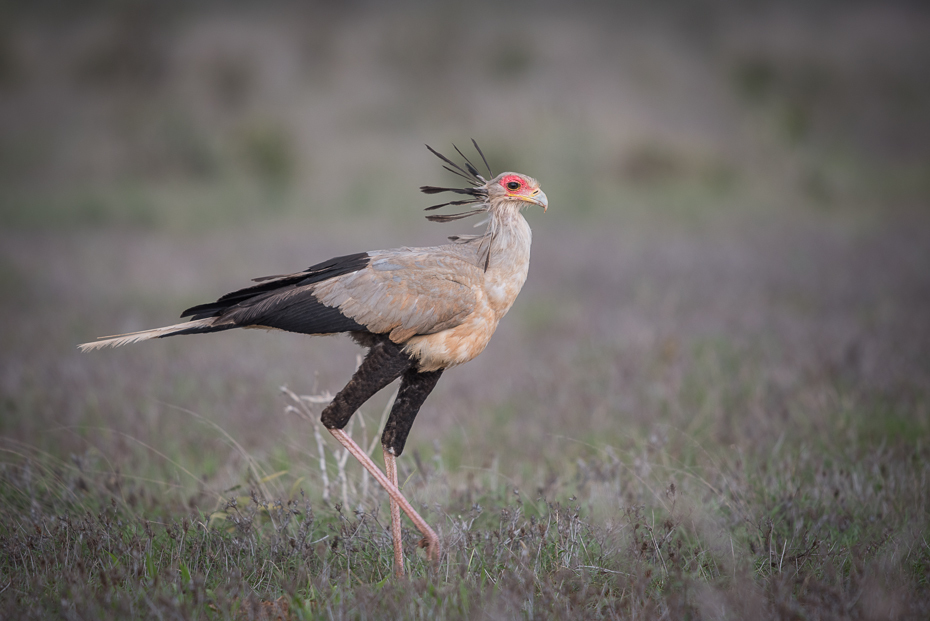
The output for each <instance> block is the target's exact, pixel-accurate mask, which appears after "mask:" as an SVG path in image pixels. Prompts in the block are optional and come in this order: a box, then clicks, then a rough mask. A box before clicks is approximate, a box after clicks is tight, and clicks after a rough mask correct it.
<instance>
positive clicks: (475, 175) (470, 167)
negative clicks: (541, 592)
mask: <svg viewBox="0 0 930 621" xmlns="http://www.w3.org/2000/svg"><path fill="white" fill-rule="evenodd" d="M471 142H472V144H473V145H474V146H475V150H476V151H477V152H478V155H480V156H481V160H482V161H483V162H484V165H485V166H486V167H487V169H488V174H489V175H491V176H493V174H492V173H491V167H490V166H489V165H488V160H487V158H486V157H485V156H484V153H482V151H481V149H480V148H479V147H478V143H477V142H475V140H474V139H472V141H471ZM426 148H427V149H429V152H430V153H432V154H433V155H435V156H436V157H438V158H439V159H440V160H442V161H443V162H444V164H443V168H445V169H446V170H448V171H449V172H451V173H452V174H454V175H458V176H459V177H461V178H462V179H465V180H466V181H468V182H469V183H470V184H472V186H474V187H470V188H446V187H440V186H435V185H424V186H421V187H420V191H421V192H423V193H424V194H439V193H440V192H452V193H453V194H464V195H466V196H471V197H472V198H469V199H465V200H455V201H449V202H446V203H439V204H438V205H432V206H430V207H427V208H426V211H431V210H433V209H439V208H440V207H447V206H449V205H475V207H473V208H472V210H471V211H463V212H461V213H454V214H446V215H429V216H426V219H427V220H429V221H431V222H451V221H453V220H461V219H462V218H467V217H468V216H473V215H476V214H480V213H485V212H487V210H488V205H487V198H488V190H487V188H486V184H487V180H486V179H485V178H484V177H482V176H481V174H480V173H479V172H478V168H477V167H475V165H474V164H472V163H471V160H469V159H468V157H467V156H466V155H465V154H464V153H462V151H461V149H459V148H458V147H457V146H455V145H454V144H453V145H452V148H453V149H455V152H456V153H458V154H459V155H460V156H462V159H464V160H465V164H464V168H463V167H462V166H459V165H458V164H456V163H455V162H453V161H452V160H451V159H449V158H448V157H446V156H445V155H443V154H442V153H440V152H439V151H437V150H436V149H434V148H432V147H431V146H429V145H426Z"/></svg>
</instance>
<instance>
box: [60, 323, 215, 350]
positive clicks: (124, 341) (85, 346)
mask: <svg viewBox="0 0 930 621" xmlns="http://www.w3.org/2000/svg"><path fill="white" fill-rule="evenodd" d="M215 320H216V318H215V317H207V318H206V319H197V320H194V321H185V322H184V323H179V324H175V325H173V326H165V327H163V328H154V329H152V330H142V331H141V332H130V333H129V334H117V335H115V336H104V337H100V340H97V341H94V342H92V343H82V344H81V345H78V349H80V350H81V351H93V350H95V349H104V348H105V347H121V346H123V345H129V344H130V343H138V342H139V341H148V340H150V339H160V338H162V337H165V336H173V335H175V334H197V333H199V332H216V331H218V330H225V329H227V328H228V327H234V326H222V327H221V326H214V325H213V322H214V321H215Z"/></svg>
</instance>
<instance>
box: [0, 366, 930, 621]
mask: <svg viewBox="0 0 930 621" xmlns="http://www.w3.org/2000/svg"><path fill="white" fill-rule="evenodd" d="M718 353H719V352H718ZM726 355H728V356H733V354H732V352H731V353H728V354H726ZM708 360H709V357H707V356H706V355H705V354H702V355H701V358H700V361H699V362H698V364H697V367H696V368H695V369H693V370H692V371H689V373H693V374H695V375H696V377H694V378H688V377H686V378H685V379H684V381H683V382H682V384H683V389H682V390H681V392H680V394H679V395H678V396H677V399H680V401H679V402H678V403H677V404H676V405H677V406H679V407H682V408H685V409H687V410H689V411H691V412H694V413H695V416H696V417H698V418H700V417H702V416H703V417H709V418H716V417H719V416H724V417H726V416H727V414H728V413H729V414H730V415H734V416H735V415H736V413H737V412H741V411H745V410H746V407H747V405H749V404H748V403H747V401H746V399H747V398H748V399H750V401H751V399H752V398H749V397H745V396H743V397H739V398H736V399H733V400H730V401H727V400H724V402H723V403H722V404H721V405H720V411H719V412H711V409H710V408H708V407H707V406H705V405H701V400H702V399H706V398H707V397H706V396H701V395H699V394H698V393H696V392H695V390H694V389H693V387H689V385H691V384H692V383H701V382H703V381H705V380H706V378H707V376H708V375H713V374H716V373H718V372H720V371H719V369H717V368H716V364H717V363H713V364H711V363H709V362H707V361H708ZM732 362H733V363H734V364H739V363H746V362H748V361H745V360H739V359H736V360H732ZM739 392H740V393H741V394H743V395H745V394H759V393H761V392H764V391H763V390H762V388H760V387H759V386H756V385H753V384H752V380H749V381H748V384H747V385H746V386H743V387H742V388H741V390H740V391H739ZM822 396H823V397H824V399H821V400H820V401H819V403H818V404H817V405H813V406H812V405H807V406H805V405H803V403H797V404H795V403H791V404H789V409H794V408H801V409H803V411H802V412H801V413H802V414H803V416H804V417H806V418H810V419H816V420H817V421H818V422H819V424H821V425H826V426H828V427H831V428H833V429H835V430H838V432H837V433H836V435H833V436H832V437H831V435H830V434H828V435H822V434H820V435H811V434H809V433H808V430H805V429H799V430H793V431H792V430H791V429H785V430H784V431H783V432H782V433H781V435H780V436H779V437H777V438H775V439H772V438H769V439H766V440H756V441H755V442H754V443H752V444H751V445H748V446H749V448H750V449H751V450H748V451H747V450H746V449H745V448H743V447H746V446H747V445H746V444H745V442H739V443H738V444H736V445H731V446H726V445H724V444H722V443H720V441H719V440H716V439H715V436H716V435H717V433H718V432H717V431H716V430H715V427H714V425H712V424H700V423H698V424H693V425H691V426H689V428H688V429H687V430H683V429H679V428H677V427H675V426H674V425H668V424H659V425H654V426H653V427H652V428H651V430H650V431H649V432H648V433H643V432H638V431H632V432H630V433H628V434H626V437H625V439H624V440H619V441H618V439H617V438H614V440H612V441H607V440H604V439H602V440H600V441H598V440H595V441H592V442H587V443H584V444H575V445H571V443H569V445H568V446H569V448H568V450H565V451H563V452H562V453H563V454H562V455H560V456H559V457H560V459H558V460H553V461H551V462H540V461H539V459H537V461H536V463H535V472H534V471H533V468H526V466H527V464H525V463H524V464H523V466H524V468H523V473H522V474H521V470H520V469H519V468H518V469H515V470H510V469H507V468H502V467H501V466H500V465H499V464H497V465H495V464H490V467H487V468H485V467H479V468H475V467H471V466H467V465H459V466H456V467H449V466H448V465H447V464H448V462H449V461H450V460H449V459H448V457H447V456H446V455H444V454H443V452H442V445H438V448H437V449H436V450H435V452H433V453H432V454H430V453H429V452H427V451H426V450H425V449H424V448H423V447H422V445H421V446H417V447H415V448H414V449H413V459H412V460H411V459H409V458H405V459H403V460H401V462H400V463H401V477H402V480H405V481H406V483H405V490H406V492H407V493H408V494H409V495H411V497H412V498H413V499H414V502H415V504H417V505H419V506H420V507H421V508H422V509H423V510H425V515H426V516H427V519H428V520H430V521H431V522H432V523H433V524H434V525H436V526H437V527H438V530H439V531H440V532H441V538H442V541H443V545H444V548H443V557H442V560H441V562H440V564H439V566H438V567H437V568H435V569H431V568H430V567H428V566H427V564H426V562H425V557H424V555H423V552H421V551H418V547H417V540H418V538H419V536H418V534H417V533H416V531H412V530H410V529H405V533H404V537H405V548H406V550H407V555H408V561H409V569H410V573H411V575H410V578H409V579H408V580H407V581H398V580H396V579H394V578H393V577H392V576H391V542H390V535H389V532H388V530H387V523H386V521H387V520H388V519H389V518H388V514H387V501H386V497H385V495H384V494H383V493H382V492H381V491H380V490H376V489H375V488H374V486H372V485H370V484H369V483H368V481H367V480H366V479H367V477H365V476H364V474H363V472H362V471H361V469H360V468H357V467H355V465H354V464H350V465H348V466H347V467H345V468H343V466H342V465H341V464H344V463H345V462H344V461H342V462H341V464H340V457H341V455H339V454H332V453H331V452H330V451H331V449H330V451H327V450H326V449H325V448H324V450H323V457H324V459H325V460H326V461H327V471H328V473H329V475H328V480H329V484H330V485H329V489H328V490H327V488H326V486H325V485H324V479H323V475H322V472H321V471H320V469H319V467H318V466H316V467H315V466H314V464H319V457H320V454H319V453H318V452H317V451H314V450H313V449H312V448H309V447H314V446H316V445H315V444H313V443H310V442H308V441H301V442H298V443H297V446H298V447H299V448H295V446H294V445H289V446H285V447H283V448H279V449H277V450H275V451H273V452H272V453H271V454H268V455H265V456H263V457H256V456H254V455H251V454H250V453H249V452H247V451H246V449H244V448H243V447H242V446H241V445H239V444H238V442H236V440H235V439H234V438H233V437H231V436H230V435H229V434H228V433H227V432H225V431H224V430H223V429H221V428H220V427H219V426H217V425H216V424H214V423H211V422H209V421H201V422H205V423H206V424H205V426H202V427H201V431H200V432H199V433H198V435H199V436H201V439H200V441H201V442H203V441H204V438H208V437H209V436H210V435H215V436H216V438H217V439H220V440H222V441H224V442H226V443H228V444H229V445H230V447H231V448H232V450H234V451H235V452H236V453H237V454H238V457H239V459H238V461H237V462H236V465H235V466H232V467H230V466H227V467H226V472H225V473H219V474H220V476H217V473H216V470H217V469H216V467H215V465H214V466H211V465H209V464H208V463H207V462H208V461H209V459H210V454H209V453H206V452H204V453H201V454H199V455H198V454H196V453H192V452H191V451H190V450H189V449H186V450H183V449H182V450H179V451H178V452H177V453H178V454H177V455H176V457H170V456H169V455H166V454H164V453H163V452H162V450H161V449H159V448H156V447H152V446H145V445H143V444H142V443H141V442H140V443H135V442H133V441H132V440H133V439H132V438H123V439H125V440H129V441H130V446H129V447H126V448H124V449H123V451H124V455H123V457H118V456H115V455H109V454H107V453H105V452H102V451H97V450H88V451H86V452H85V453H84V454H81V455H72V456H70V457H69V458H68V459H61V458H56V457H54V456H53V455H51V454H48V453H42V452H40V451H37V450H32V449H30V448H29V447H28V446H23V445H17V444H16V443H13V442H10V441H9V440H8V441H6V442H5V443H4V444H5V446H4V454H5V455H6V458H5V460H4V467H3V470H2V483H0V490H2V494H3V513H4V516H3V524H4V527H3V532H2V546H3V550H4V554H3V561H2V565H0V572H2V573H0V575H2V576H3V580H4V583H5V586H4V587H0V588H3V593H2V597H3V599H4V600H5V605H6V606H15V607H16V609H17V610H18V611H20V612H21V613H22V615H21V616H23V617H24V618H25V617H34V618H42V617H45V616H64V617H69V618H71V617H73V618H88V617H93V618H101V617H146V618H148V617H154V616H157V617H160V618H166V617H168V618H195V617H209V618H274V615H281V616H282V618H343V617H350V618H363V617H370V616H375V617H383V616H391V617H421V616H429V617H432V618H471V617H472V616H474V615H475V614H479V615H490V616H502V617H525V618H553V617H556V618H562V617H572V618H576V617H584V618H626V617H632V616H637V617H647V618H652V617H671V618H684V617H692V618H706V617H710V618H716V617H720V616H724V617H737V618H745V617H747V616H754V617H757V618H758V617H760V616H761V617H766V618H784V617H800V618H804V617H811V616H813V617H817V618H871V617H872V616H874V614H879V616H881V615H882V614H886V613H888V614H890V616H892V617H894V618H908V617H913V618H920V617H921V616H924V615H926V613H927V606H928V604H927V602H928V599H927V588H928V584H927V580H926V576H927V567H928V564H930V546H928V545H927V539H928V536H930V532H928V530H930V529H928V527H927V525H928V521H927V512H928V506H927V500H926V499H927V498H928V495H927V492H928V489H927V485H928V483H927V481H928V477H930V465H928V464H930V459H928V457H930V455H928V450H930V449H928V447H927V446H926V442H924V441H923V440H921V438H926V430H925V429H923V428H922V427H921V428H920V429H919V430H918V433H914V430H913V429H911V433H906V434H901V433H899V432H898V431H897V426H898V425H899V422H897V421H896V419H895V418H894V417H886V418H884V419H883V420H886V421H888V425H889V427H888V429H886V430H884V431H879V430H873V429H869V428H868V427H867V426H866V425H864V423H863V421H866V420H875V419H876V416H875V415H876V412H877V407H879V406H873V407H871V408H870V407H869V406H868V405H867V404H865V403H863V402H861V401H860V400H858V399H856V398H852V397H850V396H849V395H844V394H842V393H839V392H834V393H833V394H832V395H829V394H824V395H822ZM295 399H296V397H295V396H294V395H292V397H291V398H289V399H287V401H286V402H287V403H290V404H291V405H292V406H294V405H295V404H298V405H297V409H299V410H305V411H306V412H307V413H308V414H309V413H311V412H312V408H313V407H314V406H313V405H308V404H307V403H306V402H302V403H298V401H296V400H295ZM801 401H802V402H803V401H804V399H802V400H801ZM880 407H882V408H886V409H888V410H890V411H893V412H898V413H899V414H902V415H908V416H910V414H911V413H909V412H908V410H907V409H905V408H904V406H902V404H884V405H882V406H880ZM702 412H704V413H703V414H702ZM290 416H292V417H293V410H292V411H291V414H290ZM509 416H513V414H510V415H509ZM368 418H369V419H371V418H372V417H371V413H369V417H368ZM197 420H199V417H194V418H193V419H192V420H191V422H192V423H196V421H197ZM359 420H361V419H359ZM924 420H925V419H924ZM300 422H301V423H302V424H303V425H304V426H306V427H307V428H310V427H312V426H313V423H312V422H310V421H307V420H305V419H304V418H300ZM737 422H739V421H737ZM742 422H744V423H745V422H747V421H745V420H743V421H742ZM373 423H374V421H373V420H368V424H366V425H365V427H364V429H363V428H362V427H361V426H359V425H356V428H355V430H354V432H355V435H356V437H357V439H358V440H359V441H360V442H363V443H366V444H367V443H368V442H370V440H371V437H370V431H369V430H372V429H374V425H373ZM188 426H189V425H188ZM195 427H196V424H195ZM210 429H212V430H213V431H212V434H211V432H210V431H209V430H210ZM844 430H845V432H844ZM292 433H293V432H292ZM309 434H310V431H309V429H307V430H305V434H304V436H305V437H306V438H307V439H309ZM88 435H93V436H94V437H95V438H96V441H97V442H99V443H100V444H102V445H107V446H111V447H113V446H118V445H119V444H120V442H118V440H120V437H119V434H117V433H115V432H110V434H109V435H110V440H109V442H107V441H106V436H107V435H108V434H107V433H103V434H101V433H99V432H97V433H94V434H88ZM877 437H881V440H878V441H876V438H877ZM505 441H506V440H505ZM376 444H377V443H376V442H375V443H373V445H375V446H376ZM572 446H574V448H571V447H572ZM139 451H141V452H146V453H150V454H152V456H153V457H154V459H153V460H152V461H150V462H149V464H148V466H141V465H137V466H135V467H127V466H126V465H125V463H126V462H125V461H124V460H125V457H126V456H128V455H132V454H136V453H137V452H139ZM341 452H342V451H341V450H340V451H339V453H341ZM569 455H574V456H575V459H574V461H571V460H570V459H569V458H568V456H569ZM539 457H541V456H539ZM453 461H460V459H459V460H453ZM411 462H413V463H411ZM508 463H509V462H508ZM414 464H415V466H414ZM530 465H532V464H530ZM146 470H147V471H148V472H146ZM199 472H203V473H207V474H204V475H203V476H201V475H199V474H195V473H199ZM210 472H214V474H213V475H211V474H209V473H210ZM166 473H172V474H170V475H168V476H169V477H170V478H164V477H166ZM230 476H231V477H232V480H235V481H238V482H237V483H236V484H235V485H233V486H231V488H228V489H225V490H222V491H220V492H217V491H216V489H217V483H218V482H219V481H220V480H222V479H223V478H224V477H230ZM171 479H174V480H173V481H172V480H171ZM211 479H212V481H213V482H212V483H211ZM343 488H344V490H343ZM327 491H328V492H330V494H331V496H330V498H329V500H326V499H324V498H323V494H324V493H326V492H327ZM343 498H346V499H347V500H348V504H345V502H343V500H342V499H343ZM891 613H893V614H891Z"/></svg>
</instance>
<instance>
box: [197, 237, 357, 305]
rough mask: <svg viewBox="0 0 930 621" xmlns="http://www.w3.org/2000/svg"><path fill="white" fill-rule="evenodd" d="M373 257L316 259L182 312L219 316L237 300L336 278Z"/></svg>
mask: <svg viewBox="0 0 930 621" xmlns="http://www.w3.org/2000/svg"><path fill="white" fill-rule="evenodd" d="M370 260H371V257H369V256H368V253H367V252H357V253H355V254H348V255H345V256H342V257H336V258H334V259H330V260H329V261H323V262H322V263H317V264H316V265H313V266H310V267H308V268H307V269H306V271H303V272H299V273H297V274H290V275H284V276H266V277H264V278H256V279H255V280H256V282H260V283H261V284H258V285H253V286H251V287H246V288H245V289H239V290H238V291H233V292H232V293H227V294H226V295H224V296H223V297H221V298H220V299H218V300H217V301H216V302H209V303H207V304H199V305H197V306H192V307H191V308H188V309H187V310H186V311H184V312H183V313H181V317H188V316H190V318H191V320H194V319H204V318H206V317H218V316H219V315H222V314H223V312H224V311H226V310H227V309H229V308H231V307H233V306H235V305H236V304H240V303H242V302H245V301H247V300H251V299H253V298H256V297H257V296H260V295H262V294H264V293H268V292H272V291H274V292H277V291H283V290H284V289H288V288H294V287H300V286H303V285H310V284H313V283H315V282H322V281H324V280H329V279H330V278H335V277H336V276H342V275H343V274H351V273H352V272H357V271H358V270H360V269H362V268H363V267H365V266H366V265H368V262H369V261H370Z"/></svg>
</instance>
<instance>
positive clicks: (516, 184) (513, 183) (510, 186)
mask: <svg viewBox="0 0 930 621" xmlns="http://www.w3.org/2000/svg"><path fill="white" fill-rule="evenodd" d="M507 189H508V190H519V189H520V183H519V182H518V181H511V182H510V183H508V184H507Z"/></svg>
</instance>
